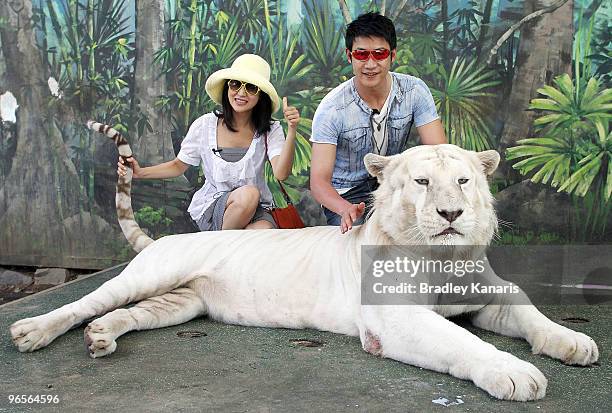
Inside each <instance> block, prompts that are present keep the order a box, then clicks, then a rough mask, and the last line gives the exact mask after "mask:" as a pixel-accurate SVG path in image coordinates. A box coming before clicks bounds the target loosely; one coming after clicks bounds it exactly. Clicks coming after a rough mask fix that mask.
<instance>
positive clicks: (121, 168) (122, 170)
mask: <svg viewBox="0 0 612 413" xmlns="http://www.w3.org/2000/svg"><path fill="white" fill-rule="evenodd" d="M126 160H127V162H128V163H129V164H130V165H131V166H132V178H140V170H141V168H140V165H139V164H138V161H137V160H136V159H134V158H133V157H131V156H130V157H129V158H127V159H126ZM127 168H128V167H127V166H126V165H125V162H124V161H123V158H122V157H121V156H120V157H119V162H117V175H119V176H125V175H126V174H127Z"/></svg>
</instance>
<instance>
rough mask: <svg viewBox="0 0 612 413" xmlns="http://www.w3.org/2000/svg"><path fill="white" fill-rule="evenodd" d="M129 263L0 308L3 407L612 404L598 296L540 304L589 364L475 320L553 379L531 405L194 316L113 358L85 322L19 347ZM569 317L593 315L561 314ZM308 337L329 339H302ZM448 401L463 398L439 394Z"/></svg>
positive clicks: (609, 310) (357, 351) (125, 343)
mask: <svg viewBox="0 0 612 413" xmlns="http://www.w3.org/2000/svg"><path fill="white" fill-rule="evenodd" d="M121 269H122V267H116V268H112V269H109V270H106V271H103V272H100V273H97V274H94V275H92V276H90V277H88V278H86V279H83V280H79V281H76V282H73V283H69V284H65V285H63V286H60V287H57V288H54V289H52V290H47V291H44V292H42V293H39V294H36V295H34V296H30V297H26V298H24V299H22V300H19V301H16V302H13V303H8V304H5V305H3V306H0V331H1V332H2V333H1V334H0V352H1V358H0V372H1V373H0V374H1V376H0V377H1V381H2V384H1V385H0V412H13V411H39V410H44V411H61V412H76V411H79V412H81V411H94V412H97V411H125V412H173V411H194V412H208V411H215V412H216V411H222V412H268V411H290V412H292V411H316V412H321V411H323V412H355V411H363V412H396V411H397V412H429V411H443V410H445V409H448V410H449V411H450V410H452V411H462V412H496V413H502V412H532V411H533V412H585V413H586V412H609V411H612V393H611V392H612V369H610V349H611V348H612V337H611V334H610V333H611V331H612V306H610V305H601V304H600V305H597V306H563V307H562V306H545V307H542V310H543V311H544V313H545V314H547V315H548V316H549V317H551V318H552V319H553V320H555V321H558V322H561V324H563V325H566V326H568V327H570V328H573V329H575V330H578V331H582V332H584V333H586V334H588V335H590V336H591V337H593V338H594V339H595V341H596V342H597V343H598V345H599V349H600V352H601V358H600V362H599V365H597V366H593V367H588V368H577V367H569V366H565V365H563V364H561V363H560V362H558V361H555V360H552V359H549V358H546V357H542V356H536V355H532V354H531V353H530V351H529V346H528V345H527V343H526V342H524V341H521V340H517V339H512V338H508V337H500V336H497V335H495V334H493V333H488V332H484V331H480V330H476V329H473V328H471V327H469V326H467V325H466V327H467V328H469V329H470V330H471V331H474V332H476V333H477V334H478V335H479V336H480V337H481V338H483V339H484V340H486V341H488V342H490V343H493V344H494V345H496V346H497V347H498V348H499V349H501V350H504V351H509V352H511V353H512V354H514V355H516V356H518V357H521V358H522V359H524V360H527V361H529V362H531V363H533V364H534V365H535V366H537V367H538V368H539V369H540V370H541V371H542V372H543V373H544V374H545V375H546V376H547V378H548V380H549V384H548V392H547V396H546V398H545V399H544V400H541V401H537V402H530V403H517V402H504V401H498V400H496V399H493V398H491V397H490V396H488V395H487V394H486V393H485V392H483V391H481V390H479V389H478V388H476V387H475V386H474V385H473V384H472V383H470V382H467V381H463V380H458V379H455V378H453V377H450V376H448V375H445V374H439V373H434V372H431V371H427V370H422V369H419V368H416V367H412V366H408V365H404V364H401V363H399V362H395V361H392V360H388V359H380V358H377V357H374V356H372V355H369V354H366V353H365V352H363V351H362V350H361V347H360V344H359V340H358V339H357V338H355V337H346V336H341V335H336V334H331V333H325V332H318V331H312V330H285V329H266V328H247V327H240V326H229V325H223V324H219V323H215V322H211V321H209V320H207V319H197V320H194V321H191V322H189V323H186V324H183V325H180V326H175V327H170V328H164V329H159V330H153V331H144V332H134V333H130V334H127V335H126V336H124V337H123V338H121V339H120V340H119V341H118V349H117V351H116V352H115V353H114V354H113V355H111V356H109V357H106V358H102V359H97V360H93V359H90V358H89V357H88V356H87V354H86V353H85V350H84V345H83V328H82V327H79V328H77V329H74V330H72V331H70V332H68V333H67V334H65V335H64V336H62V337H60V338H58V339H57V340H56V341H55V342H53V343H52V344H51V345H50V346H49V347H47V348H45V349H42V350H39V351H37V352H34V353H28V354H21V353H19V352H18V351H17V350H16V349H15V348H14V347H13V345H12V343H11V340H10V336H9V334H8V326H9V325H10V324H11V323H12V322H14V321H16V320H18V319H21V318H24V317H30V316H34V315H39V314H42V313H44V312H47V311H50V310H52V309H54V308H57V307H59V306H60V305H63V304H65V303H68V302H70V301H74V300H75V299H77V298H79V297H81V296H82V295H84V294H86V293H87V292H89V291H91V290H93V289H95V288H96V287H98V286H99V285H100V284H102V283H103V282H104V281H106V280H108V279H109V278H111V277H113V276H115V275H117V274H118V273H119V271H120V270H121ZM568 317H579V318H583V319H586V320H588V322H583V323H572V322H564V321H561V320H562V319H564V318H568ZM198 333H204V334H205V335H204V334H201V335H200V334H198ZM299 339H309V340H317V341H320V342H322V343H323V345H322V346H321V347H302V346H299V345H296V344H294V343H293V341H294V340H299ZM11 394H12V395H15V394H25V395H37V394H51V395H58V398H59V403H58V404H57V405H44V406H43V405H40V404H32V405H15V404H12V405H11V404H9V403H8V396H9V395H11ZM440 398H446V399H447V400H448V401H449V402H454V403H455V404H452V405H449V406H446V407H444V406H443V405H440V404H437V403H434V400H439V399H440Z"/></svg>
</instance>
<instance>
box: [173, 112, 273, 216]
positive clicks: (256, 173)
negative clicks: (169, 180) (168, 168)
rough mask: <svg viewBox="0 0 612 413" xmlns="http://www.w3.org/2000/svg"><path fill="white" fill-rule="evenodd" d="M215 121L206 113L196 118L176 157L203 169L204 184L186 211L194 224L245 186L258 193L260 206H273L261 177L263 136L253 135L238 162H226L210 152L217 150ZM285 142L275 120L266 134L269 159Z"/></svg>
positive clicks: (265, 159)
mask: <svg viewBox="0 0 612 413" xmlns="http://www.w3.org/2000/svg"><path fill="white" fill-rule="evenodd" d="M217 119H218V118H217V116H215V114H214V113H207V114H206V115H204V116H201V117H199V118H198V119H196V120H195V121H194V122H193V123H192V124H191V126H190V127H189V132H187V136H185V139H183V143H182V144H181V150H180V151H179V153H178V155H177V156H176V157H177V158H178V159H180V160H181V161H183V162H185V163H186V164H189V165H193V166H199V165H200V163H201V164H202V166H203V170H204V177H205V179H206V181H205V182H204V186H202V188H200V190H199V191H198V192H196V193H195V194H194V195H193V199H192V200H191V204H190V205H189V209H188V210H187V211H188V212H189V214H190V215H191V218H193V219H194V220H195V221H197V220H198V219H199V218H200V217H201V216H202V214H204V211H206V209H207V208H208V207H209V206H210V205H211V204H212V203H213V201H214V200H215V199H216V198H217V197H219V196H221V194H222V193H223V192H226V191H232V190H234V189H236V188H238V187H240V186H244V185H253V186H256V187H257V189H259V193H260V194H261V197H260V203H262V204H263V205H265V206H271V205H272V194H271V193H270V190H269V189H268V186H267V185H266V180H265V177H264V165H265V162H266V161H267V158H266V155H265V151H266V146H265V143H264V139H265V135H261V136H260V135H259V134H257V133H255V136H254V137H253V141H252V142H251V146H249V149H248V150H247V152H246V154H245V155H244V157H243V158H242V159H240V160H239V161H238V162H226V161H224V160H223V159H222V158H221V155H220V154H219V153H215V152H214V151H213V149H215V150H216V149H217V148H218V146H217ZM284 143H285V134H284V132H283V128H282V127H281V125H280V123H279V122H278V121H275V122H274V123H273V124H272V127H271V130H270V132H268V158H270V159H272V158H274V157H275V156H278V155H280V153H281V150H282V149H283V144H284Z"/></svg>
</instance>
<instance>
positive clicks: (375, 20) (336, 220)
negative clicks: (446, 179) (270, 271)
mask: <svg viewBox="0 0 612 413" xmlns="http://www.w3.org/2000/svg"><path fill="white" fill-rule="evenodd" d="M345 42H346V56H347V58H348V61H349V63H351V64H352V66H353V74H354V75H355V76H354V77H353V78H352V79H350V80H348V81H346V82H344V83H342V84H341V85H339V86H338V87H336V88H335V89H334V90H332V91H331V92H329V93H328V94H327V96H325V98H324V99H323V100H322V101H321V104H320V105H319V107H318V108H317V111H316V113H315V115H314V119H313V122H312V137H311V139H310V140H311V142H312V163H311V169H310V188H311V191H312V194H313V196H314V197H315V199H316V200H317V201H318V202H319V203H321V204H322V205H323V207H324V212H325V216H326V218H327V223H328V225H339V226H340V230H341V231H342V233H345V232H346V231H348V230H350V229H351V228H352V226H353V224H355V225H357V224H361V223H362V222H363V218H364V216H365V215H364V213H365V212H366V201H368V198H369V196H370V194H371V192H372V191H373V190H374V189H376V186H377V183H376V180H375V179H374V178H371V177H370V176H369V174H368V172H367V170H366V169H365V165H364V164H363V158H364V156H365V155H366V154H367V153H369V152H373V153H377V154H381V155H394V154H397V153H400V152H401V151H402V149H403V148H404V147H405V146H406V143H407V140H408V135H409V133H410V128H411V127H412V124H413V123H414V124H415V125H416V128H417V131H418V133H419V137H420V140H421V143H423V144H429V145H434V144H440V143H447V140H446V137H445V135H444V129H443V127H442V123H441V122H440V118H439V116H438V114H437V112H436V108H435V105H434V101H433V97H432V96H431V92H430V91H429V89H428V88H427V86H426V85H425V83H424V82H423V81H422V80H421V79H418V78H416V77H413V76H409V75H404V74H399V73H393V72H390V69H391V63H393V61H394V60H395V55H396V47H397V39H396V35H395V27H394V25H393V22H391V20H390V19H388V18H387V17H385V16H382V15H380V14H378V13H366V14H363V15H361V16H359V17H358V18H357V19H356V20H354V21H353V22H351V23H350V24H349V25H348V26H347V29H346V36H345ZM368 207H369V205H368Z"/></svg>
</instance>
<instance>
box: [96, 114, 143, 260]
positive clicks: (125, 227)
mask: <svg viewBox="0 0 612 413" xmlns="http://www.w3.org/2000/svg"><path fill="white" fill-rule="evenodd" d="M87 127H88V128H89V129H91V130H93V131H96V132H99V133H101V134H103V135H106V137H108V138H110V139H112V140H113V141H114V142H115V145H117V149H118V150H119V155H120V156H121V157H122V158H123V159H124V160H125V159H126V158H129V157H130V156H132V149H131V148H130V145H129V143H128V142H127V140H125V138H124V137H123V136H122V135H121V133H119V132H118V131H117V130H115V129H113V128H111V127H110V126H108V125H104V124H102V123H98V122H94V121H92V120H90V121H87ZM126 164H127V162H126ZM127 165H128V166H129V164H127ZM131 192H132V168H129V167H128V170H127V174H126V175H125V176H119V178H118V179H117V193H116V195H115V205H116V207H117V218H118V219H119V225H120V226H121V230H122V231H123V235H125V238H126V239H127V240H128V242H129V243H130V245H131V246H132V248H133V249H134V251H136V252H140V251H142V250H143V249H145V248H146V247H147V246H148V245H149V244H150V243H152V242H153V239H152V238H151V237H149V236H148V235H147V234H145V233H144V231H143V230H142V229H141V228H140V225H138V223H137V222H136V220H135V219H134V211H133V210H132V195H131Z"/></svg>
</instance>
